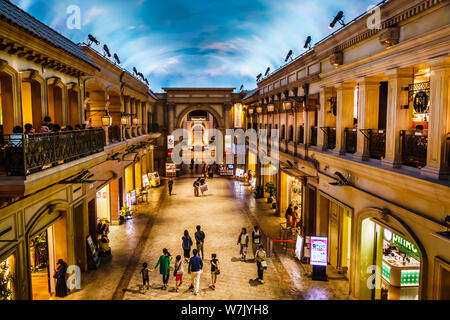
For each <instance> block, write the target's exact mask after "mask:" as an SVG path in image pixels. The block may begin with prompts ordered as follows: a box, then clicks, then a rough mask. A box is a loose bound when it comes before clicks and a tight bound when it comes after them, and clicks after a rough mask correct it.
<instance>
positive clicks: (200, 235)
mask: <svg viewBox="0 0 450 320" xmlns="http://www.w3.org/2000/svg"><path fill="white" fill-rule="evenodd" d="M195 242H196V243H197V252H198V253H199V255H200V252H201V253H202V254H201V255H202V259H204V257H205V256H204V255H203V244H204V242H205V233H204V232H203V231H202V230H200V226H197V232H196V233H195Z"/></svg>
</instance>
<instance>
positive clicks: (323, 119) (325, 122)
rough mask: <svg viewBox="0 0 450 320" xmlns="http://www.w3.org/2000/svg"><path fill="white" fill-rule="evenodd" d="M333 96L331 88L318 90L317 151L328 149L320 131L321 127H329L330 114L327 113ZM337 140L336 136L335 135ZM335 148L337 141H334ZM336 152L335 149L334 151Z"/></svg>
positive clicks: (323, 134)
mask: <svg viewBox="0 0 450 320" xmlns="http://www.w3.org/2000/svg"><path fill="white" fill-rule="evenodd" d="M332 95H333V88H330V87H322V88H320V109H319V111H318V112H319V113H318V115H317V122H318V123H317V126H318V129H317V148H318V150H327V149H328V142H327V141H325V138H326V135H325V133H324V132H323V131H322V130H321V129H320V128H322V127H329V126H330V122H331V121H330V120H331V119H330V118H331V114H330V113H328V111H330V109H329V107H330V102H329V100H330V99H331V97H332ZM336 138H337V134H336ZM336 146H337V141H336ZM335 150H337V148H336V149H335Z"/></svg>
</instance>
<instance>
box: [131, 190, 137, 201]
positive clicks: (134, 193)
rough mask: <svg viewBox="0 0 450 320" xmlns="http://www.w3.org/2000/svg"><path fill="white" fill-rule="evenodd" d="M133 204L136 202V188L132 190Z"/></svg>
mask: <svg viewBox="0 0 450 320" xmlns="http://www.w3.org/2000/svg"><path fill="white" fill-rule="evenodd" d="M131 204H136V190H133V191H131Z"/></svg>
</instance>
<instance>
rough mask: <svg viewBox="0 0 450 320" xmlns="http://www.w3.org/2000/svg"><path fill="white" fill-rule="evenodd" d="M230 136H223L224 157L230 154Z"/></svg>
mask: <svg viewBox="0 0 450 320" xmlns="http://www.w3.org/2000/svg"><path fill="white" fill-rule="evenodd" d="M231 151H232V150H231V135H229V134H226V135H225V155H229V154H231Z"/></svg>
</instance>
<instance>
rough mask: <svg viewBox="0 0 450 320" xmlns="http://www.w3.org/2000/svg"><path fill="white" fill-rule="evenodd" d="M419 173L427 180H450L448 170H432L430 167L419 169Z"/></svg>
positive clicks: (449, 170)
mask: <svg viewBox="0 0 450 320" xmlns="http://www.w3.org/2000/svg"><path fill="white" fill-rule="evenodd" d="M420 173H421V174H422V175H423V176H424V177H427V178H431V179H436V180H447V179H449V178H450V169H449V168H434V167H430V166H426V167H423V168H422V169H420Z"/></svg>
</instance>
